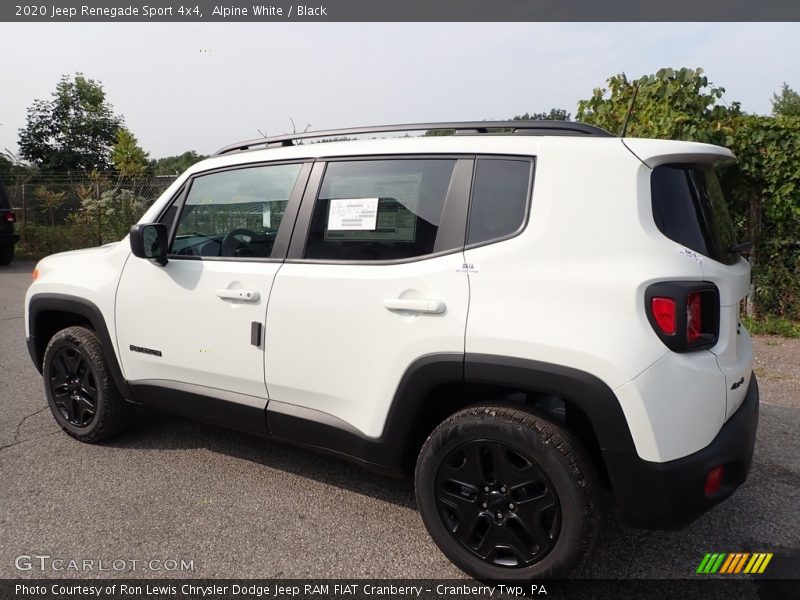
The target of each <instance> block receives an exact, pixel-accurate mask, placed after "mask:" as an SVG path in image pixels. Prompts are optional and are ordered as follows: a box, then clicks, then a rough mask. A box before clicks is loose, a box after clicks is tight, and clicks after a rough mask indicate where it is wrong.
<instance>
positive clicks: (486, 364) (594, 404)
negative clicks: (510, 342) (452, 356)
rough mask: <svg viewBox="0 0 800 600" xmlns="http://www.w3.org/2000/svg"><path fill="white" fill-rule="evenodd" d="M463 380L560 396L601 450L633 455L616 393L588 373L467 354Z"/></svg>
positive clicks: (488, 355) (511, 358)
mask: <svg viewBox="0 0 800 600" xmlns="http://www.w3.org/2000/svg"><path fill="white" fill-rule="evenodd" d="M464 379H465V381H466V383H468V384H469V383H473V382H474V383H488V384H495V385H502V386H506V387H514V388H519V389H523V390H532V391H536V392H540V393H546V394H554V395H556V396H560V397H561V398H563V399H564V400H568V401H569V402H572V403H574V404H575V405H576V406H578V408H580V409H581V410H582V411H583V412H584V413H585V414H586V416H587V417H588V418H589V421H590V422H591V424H592V427H593V429H594V432H595V435H596V436H597V441H598V442H599V444H600V449H601V450H603V451H604V452H606V451H612V450H613V451H622V452H634V453H635V452H636V446H635V445H634V442H633V437H632V436H631V432H630V428H629V427H628V421H627V419H626V418H625V414H624V413H623V412H622V406H621V405H620V403H619V400H618V399H617V396H616V394H615V393H614V392H613V391H612V390H611V388H610V387H608V385H606V384H605V382H603V381H602V380H601V379H599V378H598V377H596V376H594V375H591V374H590V373H586V372H585V371H581V370H579V369H573V368H571V367H565V366H562V365H555V364H551V363H546V362H542V361H537V360H529V359H524V358H514V357H508V356H496V355H491V354H472V353H468V354H467V355H466V357H465V360H464Z"/></svg>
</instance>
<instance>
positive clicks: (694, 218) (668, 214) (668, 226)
mask: <svg viewBox="0 0 800 600" xmlns="http://www.w3.org/2000/svg"><path fill="white" fill-rule="evenodd" d="M650 187H651V192H652V203H653V219H654V220H655V222H656V226H657V227H658V229H659V230H660V231H661V233H663V234H664V235H665V236H667V237H668V238H669V239H671V240H673V241H675V242H677V243H679V244H682V245H684V246H686V247H687V248H690V249H691V250H694V251H695V252H699V253H700V254H703V255H705V256H708V257H709V258H713V259H714V260H716V261H719V262H721V263H725V264H729V265H731V264H734V263H735V262H736V261H737V260H739V255H738V254H737V253H735V252H731V248H733V247H734V246H735V245H736V235H735V233H734V230H733V223H732V222H731V218H730V215H729V214H728V207H727V205H726V203H725V198H724V196H723V194H722V188H721V187H720V185H719V181H718V180H717V176H716V174H715V173H714V169H713V168H712V167H709V166H704V165H683V164H674V165H660V166H658V167H656V168H655V169H653V173H652V175H651V176H650Z"/></svg>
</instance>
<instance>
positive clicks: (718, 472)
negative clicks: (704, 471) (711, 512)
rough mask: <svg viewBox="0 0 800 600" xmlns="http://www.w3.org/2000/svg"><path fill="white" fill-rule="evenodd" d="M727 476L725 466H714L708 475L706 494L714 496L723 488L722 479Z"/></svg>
mask: <svg viewBox="0 0 800 600" xmlns="http://www.w3.org/2000/svg"><path fill="white" fill-rule="evenodd" d="M724 476H725V468H724V467H722V466H719V467H714V468H713V469H711V470H710V471H709V472H708V475H706V484H705V486H704V488H705V489H704V490H703V491H705V493H706V496H713V495H714V494H716V493H717V492H718V491H720V490H721V489H722V480H723V478H724Z"/></svg>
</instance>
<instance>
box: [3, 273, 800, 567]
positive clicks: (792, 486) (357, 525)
mask: <svg viewBox="0 0 800 600" xmlns="http://www.w3.org/2000/svg"><path fill="white" fill-rule="evenodd" d="M32 267H33V265H32V264H31V263H25V262H16V263H14V264H13V265H12V266H11V267H4V268H0V402H2V417H0V481H2V485H0V577H19V576H25V577H47V576H50V577H52V576H58V577H62V576H79V575H80V574H79V573H69V572H60V573H59V572H53V571H44V572H41V571H38V570H32V571H27V572H20V571H18V570H17V569H16V568H15V558H16V557H17V556H19V555H23V554H48V555H51V556H53V557H63V558H67V559H84V558H88V559H95V560H99V559H103V560H104V561H109V562H110V561H111V560H113V559H124V560H127V561H130V560H143V559H147V560H151V559H159V560H168V559H178V560H180V559H184V560H191V561H194V570H193V571H188V572H170V573H167V572H165V571H163V570H162V571H159V572H152V571H143V570H141V568H137V569H136V570H135V571H131V570H126V571H124V572H121V573H119V575H121V576H126V577H131V576H134V577H147V576H166V575H174V576H192V577H247V578H249V577H258V578H263V577H314V576H316V577H395V578H400V577H425V578H459V577H463V575H462V574H461V573H460V572H459V571H458V570H457V569H456V568H455V567H453V566H452V565H451V564H450V563H449V562H448V561H447V560H446V559H445V558H444V556H442V555H441V553H440V552H439V551H438V550H437V548H436V547H435V546H434V544H433V543H432V542H431V541H430V539H429V538H428V535H427V534H426V532H425V529H424V527H423V525H422V522H421V520H420V518H419V515H418V513H417V511H416V508H415V504H414V497H413V493H412V489H411V485H410V483H409V482H406V481H396V480H392V479H386V478H382V477H379V476H376V475H373V474H370V473H368V472H366V471H362V470H360V469H359V468H357V467H354V466H351V465H349V464H347V463H344V462H341V461H339V460H336V459H333V458H329V457H326V456H322V455H318V454H314V453H311V452H309V451H306V450H301V449H296V448H290V447H286V446H283V445H279V444H276V443H272V442H265V441H263V440H259V439H255V438H249V437H246V436H242V435H239V434H236V433H231V432H228V431H224V430H221V429H217V428H213V427H209V426H205V425H201V424H197V423H193V422H190V421H185V420H181V419H177V418H174V417H169V416H164V415H157V414H153V415H148V416H146V417H144V418H143V419H141V420H140V422H139V423H138V424H137V425H136V427H134V428H133V429H132V430H131V431H129V432H127V433H126V434H125V435H123V436H122V437H120V438H118V439H117V440H115V441H114V442H113V443H109V444H105V445H98V446H90V445H85V444H80V443H78V442H76V441H74V440H72V439H71V438H69V437H68V436H66V435H65V434H63V433H62V432H61V430H60V429H59V428H58V427H57V426H56V424H55V422H54V420H53V418H52V416H51V415H50V413H49V410H47V409H46V404H45V401H44V394H43V392H42V385H41V380H40V376H39V374H38V373H37V372H36V370H35V369H34V367H33V366H32V364H31V362H30V358H29V357H28V354H27V350H26V348H25V339H24V325H23V296H24V292H25V289H26V287H27V285H28V283H29V281H30V275H29V274H30V271H31V269H32ZM755 345H756V355H757V359H756V372H757V373H758V375H759V380H760V383H761V394H762V405H761V421H760V428H759V435H758V444H757V448H756V455H755V462H754V464H753V469H752V472H751V476H750V478H749V480H748V481H747V483H746V484H745V485H744V486H743V487H742V488H741V489H740V490H739V491H738V492H737V493H736V494H735V495H734V496H733V497H732V498H731V499H730V500H728V501H727V502H725V503H723V504H722V505H720V506H718V507H716V508H715V509H713V510H712V511H710V512H709V513H708V514H706V515H704V516H703V517H701V518H700V519H699V520H698V521H696V522H695V523H694V524H692V525H691V526H689V527H688V528H686V529H684V530H682V531H677V532H651V531H639V530H632V529H626V528H623V527H621V526H620V525H619V524H618V523H617V521H616V519H615V518H614V516H613V514H612V515H611V516H610V518H609V519H608V521H607V522H606V524H605V526H604V529H603V534H602V536H601V540H600V543H599V544H598V548H597V549H596V551H595V553H594V555H593V558H592V560H591V561H589V562H588V563H587V564H586V565H585V567H584V568H583V569H582V570H581V571H580V572H579V573H578V574H577V575H578V576H580V577H587V578H617V577H621V578H633V577H651V578H652V577H655V578H661V577H686V576H691V575H692V574H693V572H694V569H695V568H696V566H697V564H698V562H699V560H700V559H701V558H702V556H703V555H704V553H705V552H712V551H727V552H733V551H740V550H755V551H759V550H760V551H769V552H775V553H776V559H775V562H774V563H773V567H774V568H773V567H771V568H770V572H771V575H772V576H784V577H788V576H793V577H798V576H800V568H798V567H800V560H799V559H800V553H798V548H800V435H798V431H800V340H787V339H782V338H771V337H761V338H758V339H756V342H755ZM779 558H780V559H781V560H778V559H779ZM790 559H791V560H790ZM105 575H107V574H103V576H105Z"/></svg>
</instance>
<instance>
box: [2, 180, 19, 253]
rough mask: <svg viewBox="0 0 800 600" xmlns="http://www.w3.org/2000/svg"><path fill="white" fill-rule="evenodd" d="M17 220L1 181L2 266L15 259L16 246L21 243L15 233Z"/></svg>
mask: <svg viewBox="0 0 800 600" xmlns="http://www.w3.org/2000/svg"><path fill="white" fill-rule="evenodd" d="M16 220H17V219H16V217H15V216H14V211H13V210H11V202H10V201H9V199H8V193H7V192H6V188H5V186H3V182H2V181H0V265H7V264H9V263H10V262H11V261H12V260H13V259H14V244H16V243H17V242H18V241H19V236H18V235H17V234H15V233H14V223H15V222H16Z"/></svg>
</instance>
